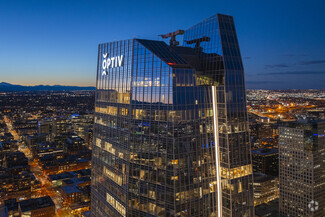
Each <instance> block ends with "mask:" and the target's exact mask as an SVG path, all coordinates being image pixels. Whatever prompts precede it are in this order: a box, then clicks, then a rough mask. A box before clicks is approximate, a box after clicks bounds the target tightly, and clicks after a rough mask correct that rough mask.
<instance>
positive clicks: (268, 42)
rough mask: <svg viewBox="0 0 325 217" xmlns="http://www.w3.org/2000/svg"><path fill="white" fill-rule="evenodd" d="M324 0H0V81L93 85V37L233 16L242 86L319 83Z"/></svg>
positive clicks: (324, 63) (144, 33) (139, 33)
mask: <svg viewBox="0 0 325 217" xmlns="http://www.w3.org/2000/svg"><path fill="white" fill-rule="evenodd" d="M324 11H325V3H324V1H321V0H319V1H318V0H311V1H307V0H304V1H302V0H285V1H284V0H281V1H278V0H273V1H261V0H259V1H248V0H245V1H239V0H238V1H233V0H227V1H225V0H222V1H218V0H208V1H202V0H201V1H190V0H186V1H183V0H177V1H175V0H174V1H166V0H164V1H160V0H150V1H149V0H147V1H131V0H129V1H113V0H111V1H108V0H106V1H91V0H88V1H84V0H78V1H77V0H75V1H73V0H64V1H61V0H55V1H50V0H46V1H44V0H39V1H35V0H29V1H15V0H11V1H9V0H8V1H4V0H0V82H1V81H5V82H10V83H16V84H28V85H36V84H64V85H65V84H68V85H81V86H94V85H95V74H96V67H97V65H96V64H97V45H98V44H99V43H102V42H109V41H113V40H121V39H129V38H133V37H134V36H136V37H144V38H153V37H155V36H156V35H158V34H162V33H168V32H171V31H174V30H176V29H186V28H188V27H189V26H191V25H193V24H195V23H197V22H199V21H201V20H202V19H205V18H207V17H209V16H211V15H213V14H214V13H224V14H230V15H232V16H234V18H235V23H236V28H237V34H238V38H239V43H240V48H241V53H242V57H243V61H244V66H245V73H246V83H247V87H248V88H271V89H278V88H281V89H287V88H324V86H325V85H324V83H325V53H324V51H325V12H324Z"/></svg>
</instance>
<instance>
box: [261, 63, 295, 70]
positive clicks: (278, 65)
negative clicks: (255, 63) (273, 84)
mask: <svg viewBox="0 0 325 217" xmlns="http://www.w3.org/2000/svg"><path fill="white" fill-rule="evenodd" d="M286 67H289V66H288V65H287V64H274V65H265V66H264V68H265V69H275V68H286Z"/></svg>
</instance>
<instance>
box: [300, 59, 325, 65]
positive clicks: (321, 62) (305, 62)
mask: <svg viewBox="0 0 325 217" xmlns="http://www.w3.org/2000/svg"><path fill="white" fill-rule="evenodd" d="M324 63H325V60H311V61H300V62H299V63H298V65H316V64H324Z"/></svg>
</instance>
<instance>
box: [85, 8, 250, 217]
mask: <svg viewBox="0 0 325 217" xmlns="http://www.w3.org/2000/svg"><path fill="white" fill-rule="evenodd" d="M179 34H184V36H183V44H182V46H178V44H179V42H177V41H176V39H175V37H176V35H179ZM162 37H163V38H167V37H170V38H171V39H170V44H169V45H168V44H167V43H165V42H164V41H154V40H144V39H131V40H125V41H117V42H111V43H106V44H100V45H99V48H98V49H99V51H98V70H97V84H96V85H97V91H96V109H95V125H94V145H93V158H92V167H93V170H92V199H91V202H92V205H91V210H92V211H91V212H92V216H111V217H113V216H134V217H135V216H138V217H140V216H191V217H196V216H197V217H199V216H200V217H202V216H253V212H254V202H253V185H252V180H253V177H252V159H251V150H250V143H249V130H248V121H247V109H246V94H245V82H244V70H243V64H242V60H241V55H240V51H239V46H238V40H237V35H236V31H235V25H234V20H233V18H232V17H231V16H227V15H221V14H216V15H214V16H212V17H210V18H208V19H206V20H204V21H202V22H200V23H198V24H196V25H194V26H192V27H190V28H189V29H187V30H185V31H183V30H178V31H176V32H174V33H169V34H166V35H163V36H162Z"/></svg>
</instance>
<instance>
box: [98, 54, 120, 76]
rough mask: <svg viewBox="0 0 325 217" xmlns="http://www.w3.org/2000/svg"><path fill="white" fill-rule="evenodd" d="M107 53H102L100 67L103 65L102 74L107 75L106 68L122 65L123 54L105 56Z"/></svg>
mask: <svg viewBox="0 0 325 217" xmlns="http://www.w3.org/2000/svg"><path fill="white" fill-rule="evenodd" d="M107 56H108V54H107V53H105V54H103V59H104V60H103V63H102V67H103V73H102V74H103V75H107V70H106V69H109V68H111V69H113V68H117V67H121V66H123V61H124V56H123V55H120V56H116V57H107Z"/></svg>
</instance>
